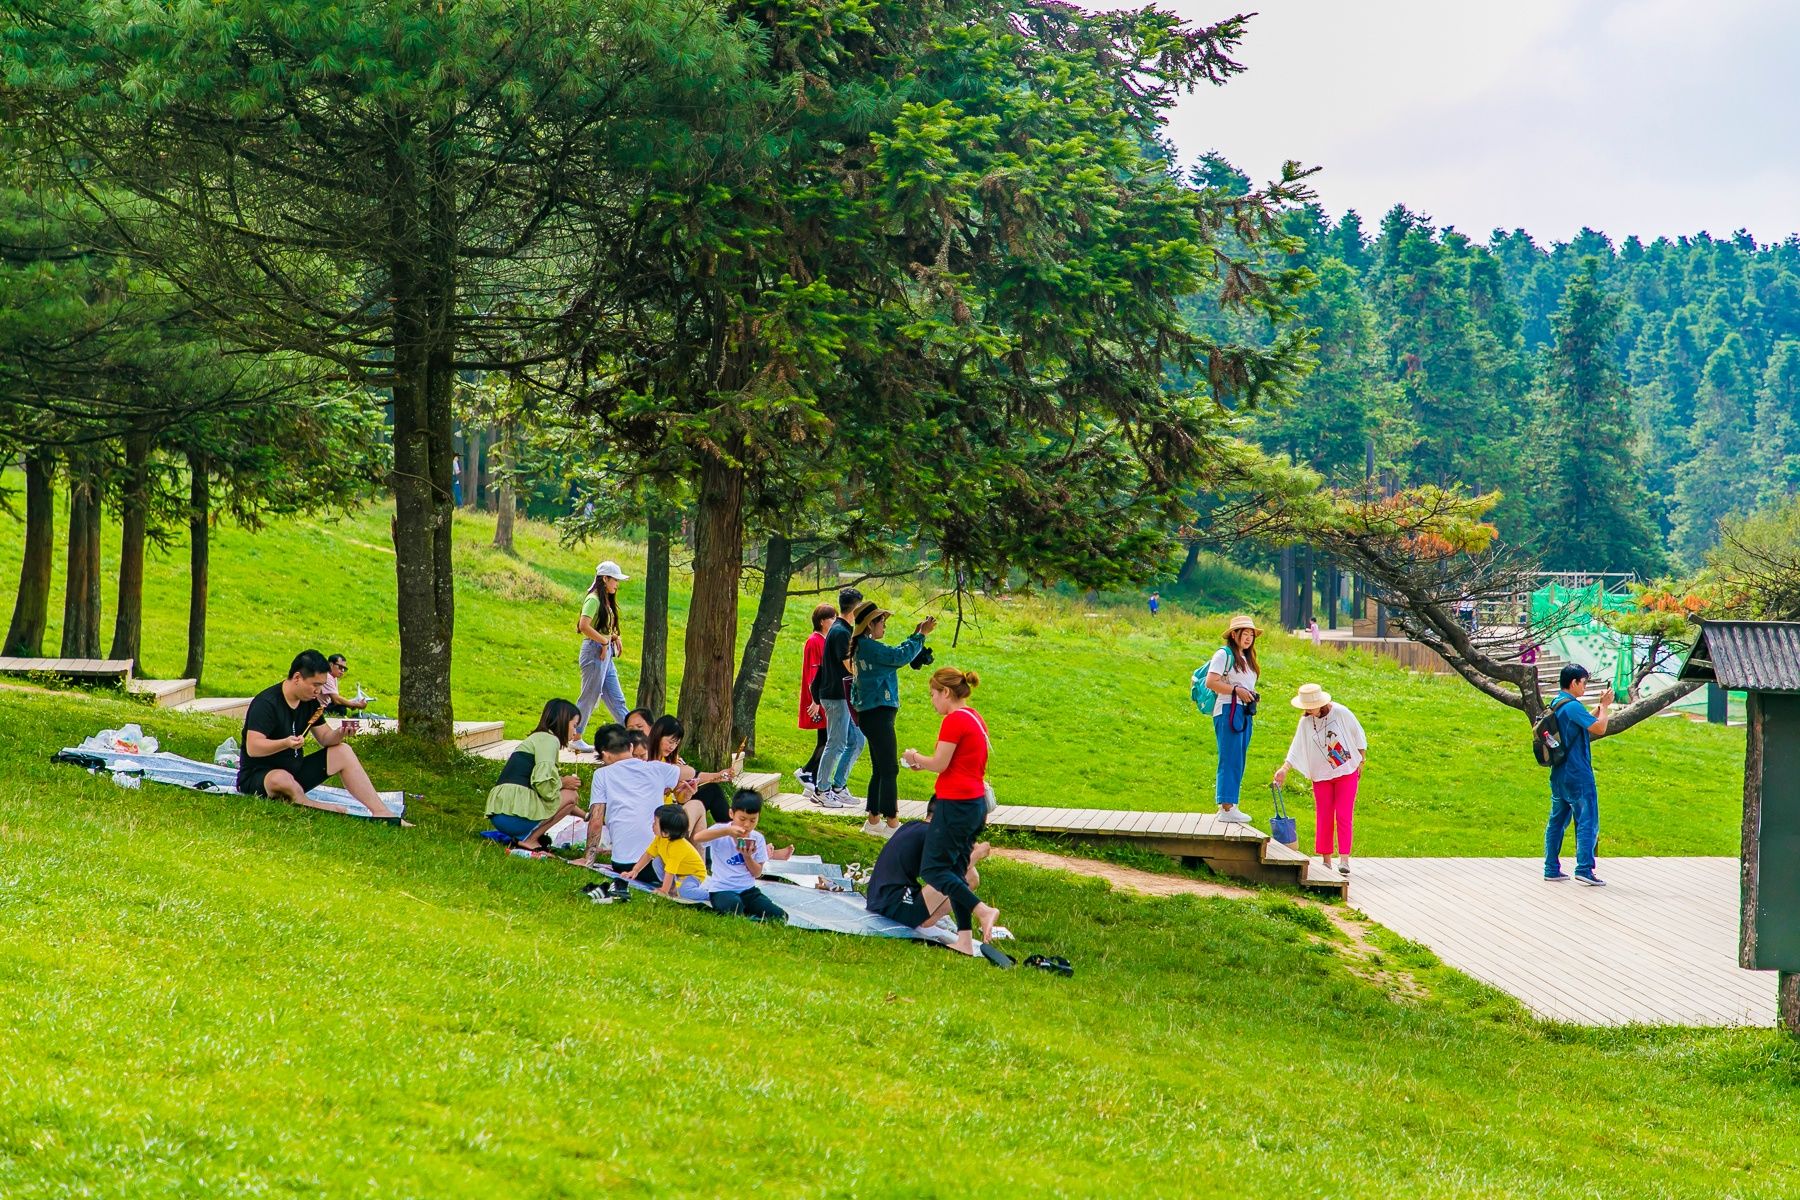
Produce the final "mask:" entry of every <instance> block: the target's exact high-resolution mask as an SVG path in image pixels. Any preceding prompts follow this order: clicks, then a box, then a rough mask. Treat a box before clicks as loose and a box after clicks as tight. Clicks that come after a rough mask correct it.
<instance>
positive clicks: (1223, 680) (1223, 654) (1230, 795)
mask: <svg viewBox="0 0 1800 1200" xmlns="http://www.w3.org/2000/svg"><path fill="white" fill-rule="evenodd" d="M1260 636H1262V630H1260V629H1258V628H1257V627H1256V621H1255V620H1254V619H1253V618H1251V617H1247V616H1242V615H1240V616H1235V617H1233V618H1231V624H1230V625H1228V626H1226V629H1225V644H1224V645H1223V646H1221V647H1220V648H1219V650H1218V652H1217V653H1215V654H1214V655H1213V656H1212V661H1211V662H1210V663H1208V664H1207V666H1206V686H1207V687H1208V688H1209V689H1210V690H1212V691H1213V692H1215V693H1217V694H1218V697H1219V699H1220V700H1223V701H1224V702H1225V703H1223V704H1220V705H1218V706H1217V707H1216V708H1214V709H1213V740H1214V741H1215V742H1216V743H1217V745H1218V748H1219V768H1218V774H1217V775H1216V776H1215V777H1214V781H1213V802H1214V803H1215V804H1217V805H1218V806H1219V820H1221V821H1223V822H1225V823H1226V824H1227V825H1243V824H1246V823H1248V822H1249V820H1250V818H1249V817H1247V816H1245V815H1244V811H1243V809H1241V808H1239V807H1238V794H1239V793H1240V792H1241V791H1242V790H1243V787H1244V760H1245V758H1247V757H1248V756H1249V754H1250V734H1251V732H1252V729H1253V727H1254V726H1255V724H1256V699H1257V697H1256V680H1257V677H1258V675H1259V673H1260V672H1259V670H1258V667H1257V662H1256V639H1257V638H1258V637H1260Z"/></svg>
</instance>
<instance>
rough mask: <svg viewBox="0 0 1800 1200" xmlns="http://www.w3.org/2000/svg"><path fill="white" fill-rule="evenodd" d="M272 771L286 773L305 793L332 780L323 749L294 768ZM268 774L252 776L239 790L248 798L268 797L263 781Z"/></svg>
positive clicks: (281, 768) (272, 768) (302, 760)
mask: <svg viewBox="0 0 1800 1200" xmlns="http://www.w3.org/2000/svg"><path fill="white" fill-rule="evenodd" d="M270 770H273V771H286V772H287V773H288V774H290V775H292V776H293V777H294V781H295V782H296V783H298V784H299V785H300V790H301V791H303V792H310V791H312V790H313V789H314V788H316V787H318V786H319V785H320V784H321V783H324V782H325V781H326V780H327V779H330V778H331V770H330V768H328V767H327V766H326V765H325V750H324V748H323V747H320V748H319V749H317V750H314V751H313V752H312V753H311V754H309V755H307V756H306V757H305V758H303V759H301V760H300V761H299V762H297V763H295V764H294V765H292V766H287V767H271V768H270ZM268 773H269V772H268V771H264V772H263V773H262V774H261V775H253V776H251V777H250V778H248V779H246V780H244V783H243V786H242V787H240V788H239V789H238V790H239V791H241V792H243V793H244V794H245V795H246V796H266V795H268V793H267V792H265V791H264V790H263V779H264V777H265V776H267V775H268Z"/></svg>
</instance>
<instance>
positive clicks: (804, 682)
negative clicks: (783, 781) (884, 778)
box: [794, 604, 839, 808]
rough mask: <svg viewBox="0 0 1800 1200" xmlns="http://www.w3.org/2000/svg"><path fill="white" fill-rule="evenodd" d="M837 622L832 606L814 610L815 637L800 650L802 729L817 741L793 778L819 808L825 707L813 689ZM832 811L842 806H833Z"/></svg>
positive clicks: (820, 802) (813, 629)
mask: <svg viewBox="0 0 1800 1200" xmlns="http://www.w3.org/2000/svg"><path fill="white" fill-rule="evenodd" d="M836 620H837V609H835V608H833V607H831V605H829V604H821V605H819V606H817V607H816V608H814V609H813V611H812V633H811V634H810V635H809V636H808V637H807V639H806V645H805V646H803V647H801V649H800V728H801V729H807V730H811V731H812V732H813V734H814V737H813V752H812V757H811V758H809V759H807V760H806V765H805V766H803V767H801V768H800V769H799V770H797V771H795V772H794V778H795V779H798V780H799V781H800V794H801V795H802V796H804V797H806V799H808V800H810V801H812V802H813V803H814V804H820V805H823V804H824V803H825V801H824V799H823V798H822V797H821V796H820V795H819V787H818V773H819V759H820V758H822V757H823V756H824V754H825V737H826V728H825V706H824V705H822V704H820V703H819V699H818V696H817V695H816V694H815V692H814V688H813V685H814V683H815V681H816V680H817V679H818V678H819V667H820V666H821V665H822V664H823V663H824V662H825V631H826V630H827V629H830V628H831V626H832V623H833V622H835V621H836ZM830 807H832V808H836V807H839V806H838V805H835V804H833V805H831V806H830Z"/></svg>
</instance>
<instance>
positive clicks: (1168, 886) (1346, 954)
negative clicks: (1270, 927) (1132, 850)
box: [993, 846, 1429, 1002]
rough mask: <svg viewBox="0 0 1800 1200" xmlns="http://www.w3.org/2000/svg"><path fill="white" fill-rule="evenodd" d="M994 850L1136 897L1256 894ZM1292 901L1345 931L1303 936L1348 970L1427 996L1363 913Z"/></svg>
mask: <svg viewBox="0 0 1800 1200" xmlns="http://www.w3.org/2000/svg"><path fill="white" fill-rule="evenodd" d="M993 854H994V857H995V858H1004V859H1008V860H1009V861H1012V862H1020V863H1026V864H1028V865H1030V866H1034V867H1042V868H1044V869H1045V870H1050V871H1069V872H1071V873H1073V874H1076V875H1086V876H1089V877H1090V878H1094V879H1104V880H1106V881H1107V882H1108V883H1110V884H1112V886H1114V887H1116V888H1118V889H1120V890H1121V891H1127V892H1135V893H1137V894H1138V895H1140V896H1213V897H1218V898H1220V899H1224V900H1253V899H1255V898H1256V895H1257V892H1256V890H1255V889H1253V888H1247V887H1238V886H1236V885H1235V884H1229V883H1213V882H1211V881H1209V880H1205V879H1189V878H1187V877H1185V876H1181V875H1158V874H1156V873H1155V872H1154V871H1140V870H1138V869H1137V868H1136V867H1122V866H1118V865H1117V864H1115V863H1109V862H1102V861H1100V860H1099V859H1093V858H1073V857H1070V856H1068V855H1064V854H1047V853H1045V852H1044V851H1041V850H1013V849H1009V848H1007V847H1004V846H996V847H994V851H993ZM1293 902H1294V903H1295V904H1298V905H1301V906H1303V907H1306V908H1311V909H1314V910H1316V911H1318V912H1321V913H1323V914H1324V915H1325V917H1326V919H1327V920H1329V921H1330V922H1331V923H1332V925H1333V926H1334V927H1335V928H1336V929H1337V931H1338V932H1339V933H1340V934H1342V935H1343V936H1342V939H1341V940H1339V939H1333V938H1323V937H1319V936H1318V935H1316V934H1308V935H1307V936H1309V937H1311V938H1312V939H1313V940H1314V941H1316V942H1319V943H1321V944H1323V945H1327V946H1330V947H1331V948H1332V949H1333V950H1334V951H1336V952H1337V953H1338V955H1339V956H1340V957H1341V958H1343V960H1344V965H1345V966H1347V967H1348V968H1349V969H1350V971H1351V973H1352V974H1354V975H1357V976H1359V977H1361V978H1363V979H1365V980H1367V981H1368V982H1370V983H1372V984H1374V985H1375V986H1377V987H1379V988H1381V990H1382V991H1384V992H1386V993H1388V995H1389V996H1391V997H1393V998H1394V999H1396V1000H1399V1001H1402V1002H1416V1001H1418V1000H1421V999H1424V998H1425V997H1426V996H1427V995H1428V994H1429V993H1428V991H1427V989H1426V987H1425V985H1424V984H1422V983H1420V982H1419V980H1418V979H1417V978H1416V977H1415V976H1414V975H1413V974H1412V973H1411V972H1410V971H1407V970H1405V969H1404V968H1402V967H1399V966H1397V965H1396V964H1394V963H1393V962H1392V961H1390V960H1389V959H1388V958H1387V957H1386V956H1385V955H1383V954H1382V952H1381V949H1380V947H1378V946H1376V945H1375V944H1374V942H1372V941H1371V940H1370V938H1369V931H1370V929H1371V927H1372V925H1373V922H1371V921H1370V920H1369V919H1368V918H1367V917H1365V916H1363V915H1362V913H1360V912H1357V911H1356V910H1355V909H1353V908H1350V907H1348V906H1347V905H1343V904H1321V903H1320V902H1319V901H1317V900H1313V899H1310V898H1308V897H1305V896H1296V897H1294V898H1293Z"/></svg>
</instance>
